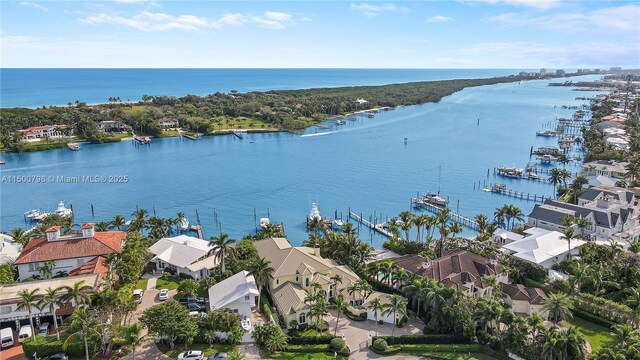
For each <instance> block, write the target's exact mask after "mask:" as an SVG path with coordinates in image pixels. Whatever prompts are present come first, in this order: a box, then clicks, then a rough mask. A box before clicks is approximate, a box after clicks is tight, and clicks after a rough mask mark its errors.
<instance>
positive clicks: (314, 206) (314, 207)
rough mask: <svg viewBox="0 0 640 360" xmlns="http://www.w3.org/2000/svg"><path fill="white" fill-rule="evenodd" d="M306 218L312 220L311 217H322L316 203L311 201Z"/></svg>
mask: <svg viewBox="0 0 640 360" xmlns="http://www.w3.org/2000/svg"><path fill="white" fill-rule="evenodd" d="M307 218H308V219H309V220H313V219H322V216H320V210H319V209H318V204H316V203H315V202H314V203H311V211H310V212H309V215H307Z"/></svg>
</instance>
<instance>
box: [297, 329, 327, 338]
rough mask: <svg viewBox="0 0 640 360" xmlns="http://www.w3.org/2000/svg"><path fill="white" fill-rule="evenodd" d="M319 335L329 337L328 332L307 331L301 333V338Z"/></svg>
mask: <svg viewBox="0 0 640 360" xmlns="http://www.w3.org/2000/svg"><path fill="white" fill-rule="evenodd" d="M319 335H329V332H328V331H323V332H317V331H315V330H313V329H307V330H305V331H301V332H300V337H315V336H319Z"/></svg>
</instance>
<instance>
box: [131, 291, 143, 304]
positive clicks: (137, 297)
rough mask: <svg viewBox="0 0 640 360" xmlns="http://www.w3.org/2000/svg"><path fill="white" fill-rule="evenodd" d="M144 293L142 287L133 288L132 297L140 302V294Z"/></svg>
mask: <svg viewBox="0 0 640 360" xmlns="http://www.w3.org/2000/svg"><path fill="white" fill-rule="evenodd" d="M143 294H144V291H143V290H142V289H135V290H133V299H134V300H135V301H136V302H137V303H138V304H140V303H141V302H142V295H143Z"/></svg>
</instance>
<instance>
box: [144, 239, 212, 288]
mask: <svg viewBox="0 0 640 360" xmlns="http://www.w3.org/2000/svg"><path fill="white" fill-rule="evenodd" d="M209 244H210V243H209V241H206V240H202V239H198V238H195V237H192V236H187V235H180V236H175V237H171V238H162V239H160V240H158V241H157V242H156V243H155V244H153V245H151V247H150V248H149V250H150V251H151V253H153V255H154V257H153V259H152V260H151V261H153V262H155V264H156V269H157V270H159V271H164V270H165V269H171V270H170V271H171V272H174V273H175V274H176V275H180V274H185V275H189V276H191V277H193V278H194V279H196V280H198V279H201V278H203V277H206V276H209V273H210V271H211V269H213V268H215V267H216V266H218V261H217V260H216V259H215V256H213V255H214V253H215V248H212V247H210V246H209Z"/></svg>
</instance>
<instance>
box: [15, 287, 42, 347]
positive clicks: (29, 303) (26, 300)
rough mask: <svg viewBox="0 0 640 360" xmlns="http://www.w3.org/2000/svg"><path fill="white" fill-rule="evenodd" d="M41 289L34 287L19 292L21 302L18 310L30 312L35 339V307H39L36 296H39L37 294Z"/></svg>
mask: <svg viewBox="0 0 640 360" xmlns="http://www.w3.org/2000/svg"><path fill="white" fill-rule="evenodd" d="M39 291H40V289H37V288H36V289H32V290H30V291H29V290H27V289H24V290H21V291H20V292H18V297H20V303H19V304H18V306H17V308H16V309H17V310H18V311H22V310H27V312H28V313H29V325H30V326H31V336H32V337H33V339H34V340H35V338H36V332H35V328H34V327H33V316H32V313H33V308H34V307H35V308H37V307H38V306H37V305H36V304H35V302H36V298H37V294H38V292H39Z"/></svg>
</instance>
